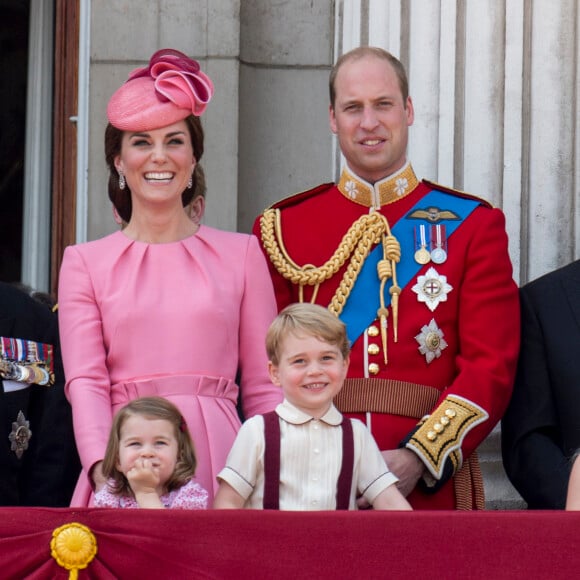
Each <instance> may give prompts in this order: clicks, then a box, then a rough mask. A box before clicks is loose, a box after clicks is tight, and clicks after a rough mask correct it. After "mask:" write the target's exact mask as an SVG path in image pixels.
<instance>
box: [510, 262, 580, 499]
mask: <svg viewBox="0 0 580 580" xmlns="http://www.w3.org/2000/svg"><path fill="white" fill-rule="evenodd" d="M520 297H521V310H522V335H521V336H522V342H521V350H520V357H519V362H518V371H517V374H516V381H515V386H514V392H513V395H512V400H511V401H510V404H509V407H508V410H507V412H506V414H505V416H504V418H503V420H502V427H501V431H502V452H503V462H504V466H505V470H506V473H507V475H508V477H509V479H510V481H511V482H512V483H513V485H514V487H515V488H516V489H517V490H518V492H519V493H520V495H521V496H522V497H523V498H524V500H525V501H526V502H527V504H528V507H529V508H530V509H564V507H565V504H566V494H567V490H568V480H569V477H570V470H571V466H572V458H573V457H574V454H575V453H576V452H577V451H578V450H579V449H580V260H577V261H575V262H572V263H571V264H568V265H567V266H564V267H563V268H559V269H558V270H554V271H553V272H550V273H549V274H546V275H544V276H542V277H540V278H538V279H537V280H534V281H532V282H529V283H528V284H526V285H525V286H523V287H522V289H521V290H520ZM579 495H580V494H579Z"/></svg>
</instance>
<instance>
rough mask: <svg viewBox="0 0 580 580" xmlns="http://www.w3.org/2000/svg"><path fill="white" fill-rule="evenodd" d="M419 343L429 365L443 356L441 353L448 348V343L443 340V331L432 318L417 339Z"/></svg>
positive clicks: (420, 350)
mask: <svg viewBox="0 0 580 580" xmlns="http://www.w3.org/2000/svg"><path fill="white" fill-rule="evenodd" d="M415 340H416V341H417V342H418V343H419V352H420V353H421V354H424V355H425V359H426V360H427V364H429V363H430V362H431V361H432V360H433V359H435V358H439V357H440V356H441V351H442V350H444V349H445V348H447V342H446V341H445V339H444V338H443V331H442V330H441V329H440V328H439V327H438V326H437V323H436V322H435V319H434V318H432V319H431V322H430V323H429V324H425V325H424V326H423V328H421V332H420V334H418V335H417V336H416V337H415Z"/></svg>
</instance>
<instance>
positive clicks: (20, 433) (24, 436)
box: [8, 411, 32, 459]
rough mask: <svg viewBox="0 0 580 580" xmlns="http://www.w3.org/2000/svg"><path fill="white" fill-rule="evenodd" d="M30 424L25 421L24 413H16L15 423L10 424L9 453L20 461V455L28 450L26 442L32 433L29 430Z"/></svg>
mask: <svg viewBox="0 0 580 580" xmlns="http://www.w3.org/2000/svg"><path fill="white" fill-rule="evenodd" d="M29 427H30V422H29V421H27V420H26V417H25V416H24V413H23V412H22V411H18V416H17V417H16V421H13V422H12V433H10V435H8V439H10V443H11V445H10V451H14V453H16V457H18V459H20V458H21V457H22V454H23V453H24V452H25V451H26V450H27V449H28V442H29V441H30V438H31V437H32V431H31V430H30V429H29Z"/></svg>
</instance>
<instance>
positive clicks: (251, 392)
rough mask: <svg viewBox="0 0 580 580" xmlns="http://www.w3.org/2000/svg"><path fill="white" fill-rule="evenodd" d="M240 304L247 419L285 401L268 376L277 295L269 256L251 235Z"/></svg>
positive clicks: (241, 356)
mask: <svg viewBox="0 0 580 580" xmlns="http://www.w3.org/2000/svg"><path fill="white" fill-rule="evenodd" d="M246 260H247V261H246V267H245V273H244V276H245V289H244V296H243V300H242V303H241V306H240V371H241V384H240V386H241V392H242V410H243V412H244V416H245V417H246V418H249V417H252V416H254V415H258V414H262V413H267V412H268V411H271V410H272V409H274V408H276V405H278V404H279V403H281V402H282V399H283V396H282V391H281V389H279V388H278V387H276V386H274V385H273V384H272V383H271V382H270V379H269V377H268V373H267V370H266V369H267V366H268V357H267V355H266V345H265V339H266V332H267V331H268V328H269V326H270V324H271V323H272V321H273V320H274V317H275V316H276V314H277V309H276V298H275V296H274V288H273V286H272V279H271V278H270V274H269V273H268V267H267V265H266V259H265V257H264V254H263V253H262V251H261V250H260V247H259V245H258V240H257V238H256V237H255V236H251V237H250V240H249V242H248V254H247V258H246Z"/></svg>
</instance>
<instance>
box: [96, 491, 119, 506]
mask: <svg viewBox="0 0 580 580" xmlns="http://www.w3.org/2000/svg"><path fill="white" fill-rule="evenodd" d="M94 505H95V507H100V508H118V507H121V503H120V498H119V496H118V495H114V494H112V493H111V491H110V490H109V486H107V485H106V486H105V487H103V489H101V491H98V492H97V493H96V494H95V499H94Z"/></svg>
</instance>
